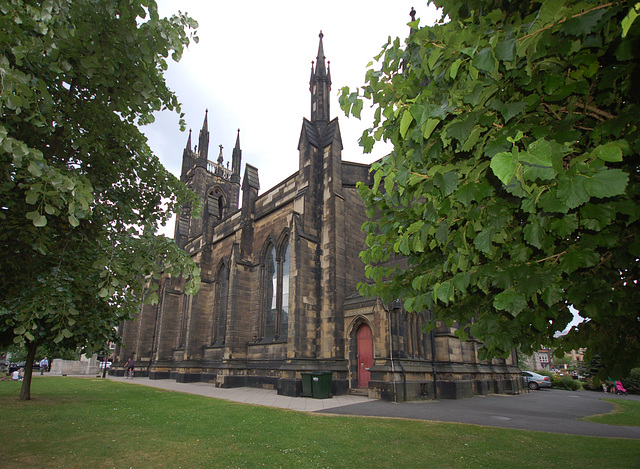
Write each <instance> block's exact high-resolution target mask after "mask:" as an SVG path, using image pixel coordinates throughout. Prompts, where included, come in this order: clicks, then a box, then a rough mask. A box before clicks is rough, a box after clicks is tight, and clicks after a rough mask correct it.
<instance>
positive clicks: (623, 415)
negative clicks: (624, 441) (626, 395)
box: [583, 399, 640, 427]
mask: <svg viewBox="0 0 640 469" xmlns="http://www.w3.org/2000/svg"><path fill="white" fill-rule="evenodd" d="M603 400H605V401H607V402H611V403H612V404H614V405H615V406H616V409H615V410H614V411H613V412H612V413H610V414H601V415H593V416H591V417H585V418H584V419H583V420H588V421H590V422H596V423H604V424H607V425H626V426H632V427H640V401H621V400H618V399H603Z"/></svg>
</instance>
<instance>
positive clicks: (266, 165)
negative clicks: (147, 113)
mask: <svg viewBox="0 0 640 469" xmlns="http://www.w3.org/2000/svg"><path fill="white" fill-rule="evenodd" d="M426 3H427V2H422V3H420V2H414V1H408V0H396V1H394V2H390V1H388V0H387V1H379V0H373V1H371V0H370V1H366V2H361V1H350V2H347V1H344V0H343V1H334V0H325V1H323V2H318V3H316V2H313V3H312V2H300V1H297V2H294V1H272V2H269V1H244V2H218V1H209V0H180V1H175V0H174V1H171V0H159V1H158V6H159V9H160V15H161V16H170V15H171V14H173V13H176V12H177V11H179V10H180V11H182V12H186V13H188V14H189V15H190V16H191V17H193V18H194V19H196V20H197V21H198V23H199V27H198V37H199V38H200V41H199V43H198V44H195V43H192V44H191V45H190V47H189V49H188V50H187V51H186V52H185V54H184V56H183V58H182V60H181V61H180V62H179V63H177V64H176V63H172V64H171V66H170V68H169V71H168V72H167V75H166V77H167V81H168V83H169V86H170V88H171V89H172V90H174V91H175V92H176V93H177V95H178V98H179V99H180V101H181V102H182V103H183V111H184V112H185V113H186V121H187V131H186V132H180V130H179V128H178V117H177V115H176V114H175V113H171V112H169V111H165V112H162V113H159V114H158V115H157V117H156V123H155V124H153V125H151V126H147V127H145V128H143V131H144V132H145V134H146V135H147V136H148V138H149V143H150V146H151V148H152V150H153V151H154V152H155V153H156V155H158V157H159V158H160V160H161V161H162V163H163V164H164V165H165V167H167V168H168V169H169V170H170V171H171V172H172V173H174V174H175V175H178V176H179V174H180V169H181V159H182V150H183V148H184V146H185V144H186V141H187V137H188V129H189V128H191V129H192V131H193V137H192V141H193V143H194V145H195V144H197V138H198V132H199V130H200V128H201V127H202V122H203V119H204V113H205V109H208V110H209V117H208V122H209V132H210V142H209V159H210V160H212V161H215V160H216V159H217V156H218V153H219V147H218V145H223V147H224V149H223V155H224V161H225V164H226V162H227V161H229V160H230V159H231V151H232V149H233V146H234V144H235V140H236V135H237V129H240V144H241V148H242V163H243V168H242V173H241V176H242V175H243V174H244V164H245V163H249V164H251V165H253V166H256V167H257V168H258V171H259V176H260V193H263V192H265V191H267V190H268V189H270V188H271V187H273V186H274V185H276V184H277V183H278V182H280V181H282V180H283V179H285V178H286V177H288V176H290V175H291V174H293V173H294V172H295V171H297V170H298V152H297V146H298V139H299V137H300V129H301V126H302V118H303V117H306V118H309V117H310V106H311V104H310V103H311V99H310V93H309V77H310V72H311V61H312V60H315V59H316V55H317V52H318V40H319V39H318V34H319V32H320V31H321V30H322V32H323V34H324V39H323V43H324V51H325V56H326V58H327V60H328V61H330V63H331V78H332V82H333V84H332V88H331V114H332V117H339V118H340V129H341V132H342V139H343V143H344V150H343V155H342V157H343V159H344V160H346V161H357V162H362V163H370V162H372V161H375V160H376V159H378V158H380V157H382V156H384V154H385V153H386V152H388V149H385V148H383V147H381V148H379V149H375V148H374V153H373V154H368V155H363V153H362V151H361V149H360V147H359V146H358V138H359V137H360V135H361V134H362V131H363V130H364V129H365V128H367V127H369V126H370V125H371V119H370V118H369V120H366V119H363V121H358V120H357V119H354V118H349V119H347V118H346V116H344V114H343V113H342V111H341V110H340V107H339V104H338V98H337V95H338V91H339V89H340V88H341V87H343V86H349V87H351V88H352V89H354V88H356V87H358V86H361V85H363V84H364V75H365V72H366V70H367V67H366V66H367V64H368V63H369V62H370V61H372V60H373V57H374V56H375V55H377V54H378V53H379V52H380V51H381V49H382V45H383V44H384V43H386V41H387V38H388V37H389V36H391V37H392V38H395V37H400V39H401V40H404V38H405V37H406V36H407V35H408V32H409V28H408V27H407V23H408V22H409V21H410V19H411V18H410V16H409V12H410V10H411V7H412V6H413V7H415V9H416V11H417V13H418V17H422V21H421V23H422V24H424V23H425V21H429V22H430V23H432V22H433V21H434V20H435V19H436V17H437V16H438V15H437V13H436V11H435V9H434V8H433V7H432V6H431V7H428V6H427V5H426ZM170 233H171V235H172V234H173V231H172V230H170Z"/></svg>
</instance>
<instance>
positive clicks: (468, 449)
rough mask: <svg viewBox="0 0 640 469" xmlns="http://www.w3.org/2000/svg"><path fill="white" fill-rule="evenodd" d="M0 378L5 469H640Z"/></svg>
mask: <svg viewBox="0 0 640 469" xmlns="http://www.w3.org/2000/svg"><path fill="white" fill-rule="evenodd" d="M20 384H21V383H14V382H5V381H2V382H0V405H1V409H2V417H1V419H2V421H1V422H0V442H1V444H2V456H1V457H0V464H1V465H2V467H5V468H29V467H72V468H110V467H115V468H129V467H133V468H163V467H168V468H180V467H182V468H197V467H202V468H210V467H215V468H218V467H220V468H223V467H249V468H255V467H284V468H288V467H331V468H341V467H349V468H354V467H355V468H359V467H366V468H374V467H382V468H387V467H410V468H414V467H439V468H442V467H444V468H448V467H451V468H457V467H474V468H481V467H491V468H494V467H508V468H511V467H518V466H528V467H531V466H532V464H533V466H534V467H545V468H547V467H563V468H564V467H567V468H570V467H576V468H584V467H593V466H596V467H597V466H599V465H602V466H604V465H606V466H607V467H609V466H611V467H616V466H617V467H638V465H639V464H640V444H639V442H638V441H636V440H626V439H609V438H594V437H581V436H571V435H559V434H549V433H541V432H529V431H521V430H508V429H501V428H491V427H480V426H474V425H461V424H447V423H435V422H424V421H409V420H399V419H381V418H368V417H337V416H328V415H318V414H308V413H300V412H294V411H287V410H281V409H272V408H267V407H258V406H250V405H243V404H237V403H231V402H226V401H221V400H216V399H211V398H206V397H201V396H195V395H188V394H181V393H175V392H167V391H162V390H158V389H154V388H149V387H144V386H139V385H135V384H132V383H122V382H114V381H109V380H102V379H91V378H71V377H60V378H55V377H44V378H41V377H37V376H36V377H34V380H33V383H32V397H33V399H32V400H31V401H27V402H23V401H19V400H18V394H19V386H20Z"/></svg>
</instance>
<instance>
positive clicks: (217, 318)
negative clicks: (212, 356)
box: [213, 264, 229, 345]
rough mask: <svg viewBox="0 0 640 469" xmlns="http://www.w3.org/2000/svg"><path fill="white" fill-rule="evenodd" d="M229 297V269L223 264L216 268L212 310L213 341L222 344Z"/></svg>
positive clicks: (225, 329)
mask: <svg viewBox="0 0 640 469" xmlns="http://www.w3.org/2000/svg"><path fill="white" fill-rule="evenodd" d="M228 298H229V270H228V269H227V267H226V266H225V265H224V264H223V265H221V266H220V269H219V270H218V275H217V276H216V283H215V300H214V311H213V343H214V344H215V345H224V340H225V335H226V332H227V305H228Z"/></svg>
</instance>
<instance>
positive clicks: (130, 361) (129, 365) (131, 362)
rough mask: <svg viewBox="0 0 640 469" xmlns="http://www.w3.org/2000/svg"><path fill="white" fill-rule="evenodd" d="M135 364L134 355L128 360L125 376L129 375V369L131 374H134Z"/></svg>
mask: <svg viewBox="0 0 640 469" xmlns="http://www.w3.org/2000/svg"><path fill="white" fill-rule="evenodd" d="M134 365H135V362H134V361H133V357H131V358H129V360H127V365H126V368H125V370H126V371H125V376H127V373H126V372H127V371H128V372H129V376H133V367H134Z"/></svg>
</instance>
